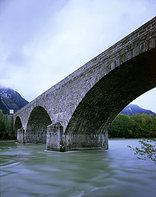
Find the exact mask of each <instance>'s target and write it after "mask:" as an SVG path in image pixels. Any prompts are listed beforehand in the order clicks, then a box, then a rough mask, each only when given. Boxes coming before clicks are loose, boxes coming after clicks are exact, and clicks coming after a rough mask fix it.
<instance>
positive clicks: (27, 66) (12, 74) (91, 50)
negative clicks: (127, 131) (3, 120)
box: [0, 0, 156, 112]
mask: <svg viewBox="0 0 156 197" xmlns="http://www.w3.org/2000/svg"><path fill="white" fill-rule="evenodd" d="M155 13H156V1H155V0H0V85H1V86H5V87H10V88H13V89H15V90H16V91H18V92H19V93H20V94H21V95H22V96H23V97H24V98H25V99H26V100H28V101H31V100H33V99H34V98H35V97H37V96H39V95H40V94H41V93H43V92H44V91H46V90H47V89H48V88H50V87H51V86H53V85H54V84H56V83H57V82H59V81H60V80H62V79H63V78H64V77H66V76H68V75H69V74H70V73H71V72H73V71H75V70H76V69H77V68H79V67H80V66H82V65H83V64H85V63H86V62H87V61H89V60H91V59H92V58H93V57H95V56H97V55H98V54H99V53H101V52H102V51H104V50H105V49H107V48H108V47H110V46H111V45H113V44H114V43H115V42H117V41H119V40H120V39H121V38H123V37H125V36H126V35H127V34H129V33H131V32H132V31H134V30H135V29H136V28H138V27H139V26H141V25H143V24H144V23H145V22H147V21H148V20H150V19H151V18H153V17H154V16H155ZM135 103H136V104H138V105H139V106H141V107H144V108H146V109H151V110H153V111H155V112H156V88H155V89H153V90H152V91H151V92H148V93H147V94H145V96H142V97H141V98H138V99H137V100H136V101H135Z"/></svg>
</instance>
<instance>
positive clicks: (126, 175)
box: [0, 139, 156, 197]
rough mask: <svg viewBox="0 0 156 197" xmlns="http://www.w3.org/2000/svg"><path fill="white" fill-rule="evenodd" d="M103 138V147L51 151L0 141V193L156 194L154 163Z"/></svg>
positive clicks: (71, 196) (17, 196) (24, 196)
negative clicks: (104, 144)
mask: <svg viewBox="0 0 156 197" xmlns="http://www.w3.org/2000/svg"><path fill="white" fill-rule="evenodd" d="M128 145H131V146H133V147H135V146H138V140H136V139H135V140H124V139H123V140H109V150H108V151H77V152H65V153H62V152H53V151H46V150H45V145H39V144H36V145H35V144H24V145H22V144H17V143H16V142H0V197H29V196H37V197H156V164H154V162H152V161H151V160H145V161H142V160H138V159H137V158H136V156H135V155H134V152H133V151H131V150H130V149H129V148H128V147H127V146H128Z"/></svg>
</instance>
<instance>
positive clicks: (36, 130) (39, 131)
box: [25, 106, 52, 143]
mask: <svg viewBox="0 0 156 197" xmlns="http://www.w3.org/2000/svg"><path fill="white" fill-rule="evenodd" d="M51 123H52V121H51V119H50V116H49V114H48V112H47V111H46V109H45V108H43V107H41V106H36V107H34V108H33V110H32V111H31V113H30V116H29V118H28V123H27V128H26V134H25V141H26V142H30V143H46V133H47V126H48V125H50V124H51Z"/></svg>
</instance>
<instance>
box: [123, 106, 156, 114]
mask: <svg viewBox="0 0 156 197" xmlns="http://www.w3.org/2000/svg"><path fill="white" fill-rule="evenodd" d="M120 113H121V114H125V115H130V116H132V115H134V114H137V113H139V114H143V113H145V114H148V115H150V114H154V115H156V113H154V112H152V111H150V110H147V109H143V108H141V107H139V106H138V105H134V104H129V105H127V106H126V107H125V108H124V109H123V110H122V111H121V112H120Z"/></svg>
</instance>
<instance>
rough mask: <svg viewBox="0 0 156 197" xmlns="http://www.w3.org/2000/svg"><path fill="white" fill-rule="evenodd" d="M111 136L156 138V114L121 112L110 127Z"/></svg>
mask: <svg viewBox="0 0 156 197" xmlns="http://www.w3.org/2000/svg"><path fill="white" fill-rule="evenodd" d="M108 133H109V137H125V138H142V137H143V138H154V137H156V116H155V115H147V114H135V115H133V116H128V115H123V114H119V115H118V116H117V117H116V118H115V119H114V120H113V122H112V123H111V125H110V126H109V128H108Z"/></svg>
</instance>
